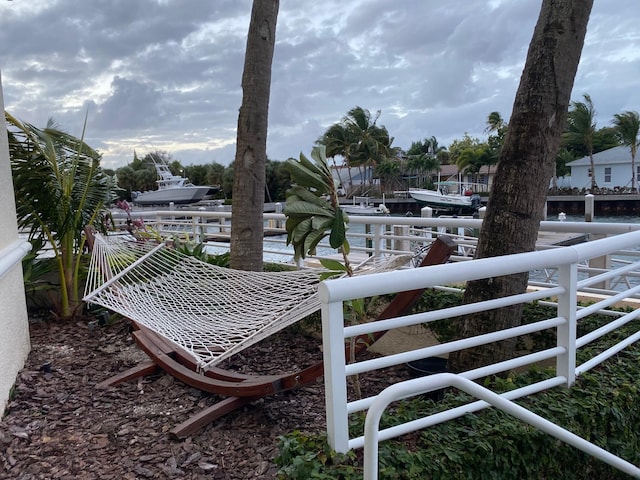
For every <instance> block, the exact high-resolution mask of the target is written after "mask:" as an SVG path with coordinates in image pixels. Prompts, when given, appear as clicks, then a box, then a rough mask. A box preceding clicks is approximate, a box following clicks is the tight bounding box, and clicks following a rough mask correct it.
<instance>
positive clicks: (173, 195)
mask: <svg viewBox="0 0 640 480" xmlns="http://www.w3.org/2000/svg"><path fill="white" fill-rule="evenodd" d="M209 190H210V187H198V186H193V187H175V188H167V189H165V190H154V191H151V192H142V193H139V194H138V195H137V196H136V198H134V199H133V202H134V203H135V204H137V205H168V204H170V203H175V204H185V203H196V202H199V201H200V200H202V199H203V198H204V197H205V196H206V195H207V193H209Z"/></svg>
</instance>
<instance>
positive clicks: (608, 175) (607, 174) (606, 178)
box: [604, 167, 611, 183]
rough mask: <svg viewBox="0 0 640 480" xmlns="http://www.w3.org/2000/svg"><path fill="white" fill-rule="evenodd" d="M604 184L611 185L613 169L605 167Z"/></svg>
mask: <svg viewBox="0 0 640 480" xmlns="http://www.w3.org/2000/svg"><path fill="white" fill-rule="evenodd" d="M604 183H611V167H604Z"/></svg>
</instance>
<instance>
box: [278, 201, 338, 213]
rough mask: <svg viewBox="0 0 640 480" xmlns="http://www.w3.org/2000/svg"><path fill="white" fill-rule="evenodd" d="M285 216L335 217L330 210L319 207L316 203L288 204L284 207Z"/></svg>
mask: <svg viewBox="0 0 640 480" xmlns="http://www.w3.org/2000/svg"><path fill="white" fill-rule="evenodd" d="M284 214H285V215H308V216H312V215H320V216H322V217H328V216H331V217H333V212H331V211H330V210H329V209H326V208H322V207H319V206H318V205H316V204H314V203H309V202H305V201H300V202H295V203H291V204H290V203H289V202H287V205H286V207H284Z"/></svg>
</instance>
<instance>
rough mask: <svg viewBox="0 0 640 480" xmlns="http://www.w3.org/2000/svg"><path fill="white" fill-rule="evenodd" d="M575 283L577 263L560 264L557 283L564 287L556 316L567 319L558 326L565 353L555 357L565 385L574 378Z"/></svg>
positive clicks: (558, 373)
mask: <svg viewBox="0 0 640 480" xmlns="http://www.w3.org/2000/svg"><path fill="white" fill-rule="evenodd" d="M577 284H578V265H577V264H576V263H571V264H565V265H560V267H559V268H558V285H560V286H561V287H564V289H565V293H563V294H562V295H559V296H558V316H560V317H564V318H566V319H567V321H566V323H564V324H562V325H560V326H558V346H559V347H564V349H565V353H563V354H562V355H558V357H557V359H556V372H557V375H562V376H563V377H565V378H566V379H567V385H566V386H567V387H571V386H572V385H573V384H574V382H575V380H576V332H577V328H576V324H577V320H576V312H577V301H578V298H577V297H578V292H577Z"/></svg>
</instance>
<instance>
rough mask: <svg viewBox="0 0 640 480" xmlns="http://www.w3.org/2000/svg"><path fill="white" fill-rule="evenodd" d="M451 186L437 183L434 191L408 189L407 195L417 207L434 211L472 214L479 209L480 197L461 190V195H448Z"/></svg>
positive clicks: (450, 183) (447, 183)
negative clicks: (429, 208)
mask: <svg viewBox="0 0 640 480" xmlns="http://www.w3.org/2000/svg"><path fill="white" fill-rule="evenodd" d="M452 184H453V183H452V182H437V183H436V190H429V189H426V188H410V189H409V195H411V197H412V198H413V199H414V200H415V201H416V202H417V203H418V205H420V206H427V207H431V208H433V209H434V210H441V211H442V210H444V211H453V212H456V213H473V212H475V211H476V210H478V208H480V206H481V202H480V195H477V194H473V193H472V192H471V190H466V189H463V188H461V190H462V193H450V192H449V187H450V186H451V185H452Z"/></svg>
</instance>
